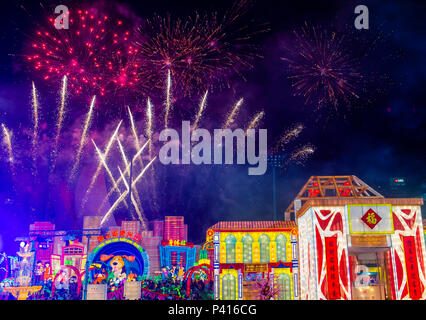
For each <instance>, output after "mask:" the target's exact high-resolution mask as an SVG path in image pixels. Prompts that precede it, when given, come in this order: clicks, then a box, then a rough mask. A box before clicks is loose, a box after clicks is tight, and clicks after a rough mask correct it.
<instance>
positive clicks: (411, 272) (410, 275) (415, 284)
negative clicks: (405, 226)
mask: <svg viewBox="0 0 426 320" xmlns="http://www.w3.org/2000/svg"><path fill="white" fill-rule="evenodd" d="M403 245H404V254H405V266H406V268H407V282H408V292H409V294H410V297H411V299H416V300H417V299H420V298H421V288H420V279H419V270H418V265H417V254H416V244H415V243H414V237H412V236H410V237H403Z"/></svg>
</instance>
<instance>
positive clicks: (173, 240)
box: [159, 216, 197, 272]
mask: <svg viewBox="0 0 426 320" xmlns="http://www.w3.org/2000/svg"><path fill="white" fill-rule="evenodd" d="M163 230H164V232H163V233H162V234H163V240H162V242H161V245H160V246H159V250H160V263H161V266H162V267H166V268H168V269H172V268H173V267H176V268H178V269H182V270H181V272H185V271H187V270H188V269H189V268H191V267H192V266H194V265H195V262H196V256H197V248H196V247H195V246H194V244H193V243H188V227H187V225H186V224H184V218H183V217H182V216H166V217H165V220H164V226H163Z"/></svg>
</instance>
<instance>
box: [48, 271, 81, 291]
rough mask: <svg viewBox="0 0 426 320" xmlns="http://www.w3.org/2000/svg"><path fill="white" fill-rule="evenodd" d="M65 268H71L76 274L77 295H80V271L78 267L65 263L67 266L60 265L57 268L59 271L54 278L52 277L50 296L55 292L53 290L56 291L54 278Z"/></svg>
mask: <svg viewBox="0 0 426 320" xmlns="http://www.w3.org/2000/svg"><path fill="white" fill-rule="evenodd" d="M67 268H68V269H71V270H72V271H74V273H75V275H76V276H77V295H80V292H81V274H80V271H78V269H77V268H76V267H74V266H69V265H67V266H62V267H61V269H60V270H59V272H58V273H57V274H56V275H55V278H54V279H53V283H52V296H53V295H54V294H55V291H56V279H57V278H58V277H59V275H60V274H62V273H63V272H64V270H65V269H67Z"/></svg>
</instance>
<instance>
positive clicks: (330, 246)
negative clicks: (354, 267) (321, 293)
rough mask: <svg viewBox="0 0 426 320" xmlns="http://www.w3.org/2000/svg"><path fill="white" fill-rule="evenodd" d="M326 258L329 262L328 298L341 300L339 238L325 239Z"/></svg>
mask: <svg viewBox="0 0 426 320" xmlns="http://www.w3.org/2000/svg"><path fill="white" fill-rule="evenodd" d="M325 257H326V262H327V288H328V298H329V299H330V300H337V299H340V285H339V262H338V257H337V237H325Z"/></svg>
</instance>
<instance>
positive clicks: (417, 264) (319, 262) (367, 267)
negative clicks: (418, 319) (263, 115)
mask: <svg viewBox="0 0 426 320" xmlns="http://www.w3.org/2000/svg"><path fill="white" fill-rule="evenodd" d="M422 204H423V199H417V198H404V199H403V198H384V197H383V196H382V195H381V194H379V193H378V192H377V191H375V190H374V189H372V188H371V187H369V186H368V185H367V184H365V183H364V182H363V181H361V180H360V179H359V178H357V177H355V176H318V177H317V176H313V177H311V178H310V179H309V180H308V182H307V183H306V184H305V186H304V187H303V188H302V190H301V191H300V192H299V194H298V195H297V197H296V199H295V200H294V201H293V202H292V203H291V205H290V206H289V208H288V209H287V211H286V218H290V217H291V216H295V219H296V221H297V225H298V231H299V259H300V268H299V273H300V298H301V299H308V300H325V299H329V300H337V299H353V300H367V299H368V300H384V299H392V300H407V299H425V298H426V290H425V288H426V278H425V277H426V273H425V269H426V266H425V262H424V257H425V239H424V235H423V224H422V215H421V209H420V206H421V205H422Z"/></svg>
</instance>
